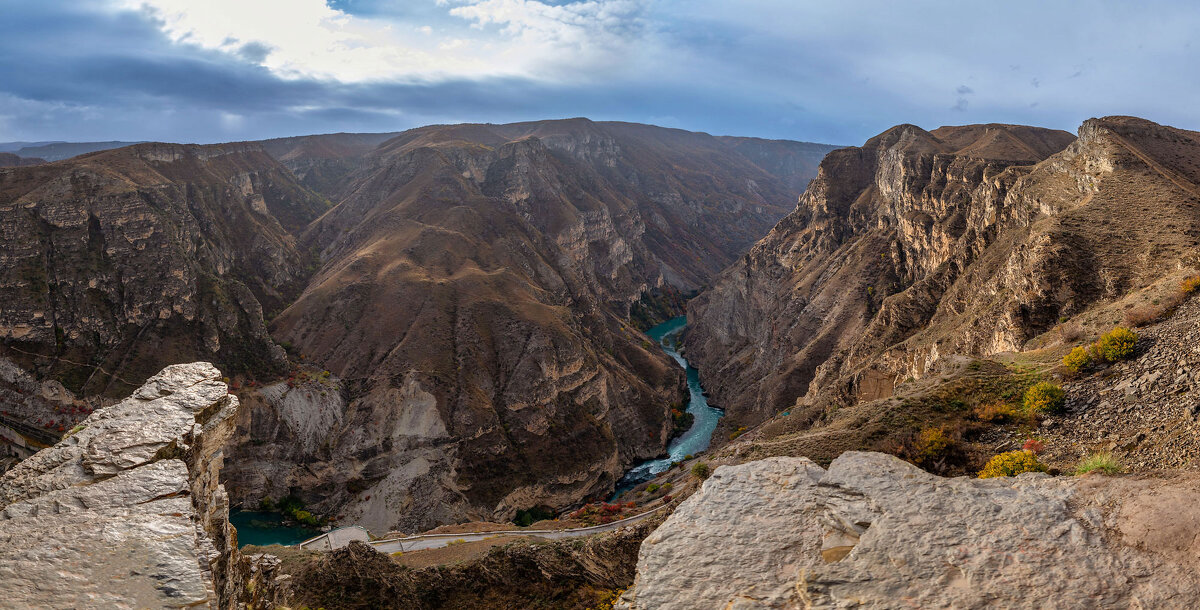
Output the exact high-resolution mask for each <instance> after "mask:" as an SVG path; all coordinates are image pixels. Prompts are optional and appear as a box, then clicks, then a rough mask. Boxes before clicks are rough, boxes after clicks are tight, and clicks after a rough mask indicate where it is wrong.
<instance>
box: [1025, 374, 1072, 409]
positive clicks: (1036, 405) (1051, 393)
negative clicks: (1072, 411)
mask: <svg viewBox="0 0 1200 610" xmlns="http://www.w3.org/2000/svg"><path fill="white" fill-rule="evenodd" d="M1066 398H1067V395H1066V393H1065V392H1063V390H1062V388H1060V387H1058V386H1057V385H1054V384H1053V383H1050V382H1049V381H1042V382H1039V383H1036V384H1034V385H1033V386H1031V387H1030V388H1029V389H1028V390H1025V397H1024V399H1023V402H1024V404H1025V409H1026V410H1027V411H1029V412H1030V413H1032V414H1033V415H1042V414H1045V413H1056V412H1058V410H1059V409H1061V408H1062V406H1063V402H1065V401H1066Z"/></svg>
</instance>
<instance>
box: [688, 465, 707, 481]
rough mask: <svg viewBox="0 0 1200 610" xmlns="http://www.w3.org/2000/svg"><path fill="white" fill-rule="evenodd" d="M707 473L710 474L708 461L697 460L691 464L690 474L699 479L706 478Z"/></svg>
mask: <svg viewBox="0 0 1200 610" xmlns="http://www.w3.org/2000/svg"><path fill="white" fill-rule="evenodd" d="M709 474H711V472H710V471H709V468H708V463H706V462H697V463H696V464H695V465H693V466H692V476H694V477H696V478H697V479H700V480H701V481H703V480H704V479H707V478H708V475H709Z"/></svg>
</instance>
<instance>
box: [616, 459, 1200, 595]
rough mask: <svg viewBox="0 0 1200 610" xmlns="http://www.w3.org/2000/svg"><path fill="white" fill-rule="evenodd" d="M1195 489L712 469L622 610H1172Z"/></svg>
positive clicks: (1151, 480) (860, 464)
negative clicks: (1130, 609) (913, 609)
mask: <svg viewBox="0 0 1200 610" xmlns="http://www.w3.org/2000/svg"><path fill="white" fill-rule="evenodd" d="M1197 482H1198V476H1197V475H1196V473H1194V472H1187V473H1179V472H1174V473H1166V472H1164V473H1160V474H1158V475H1155V476H1137V477H1135V476H1127V477H1119V478H1109V477H1103V476H1086V477H1060V478H1054V477H1050V476H1048V475H1045V474H1040V473H1039V474H1026V475H1022V476H1019V477H1016V478H999V479H988V480H979V479H965V478H955V479H943V478H940V477H936V476H933V475H930V474H928V473H925V472H923V471H921V470H920V469H918V468H916V467H915V466H912V465H910V464H907V463H905V462H902V461H900V460H898V459H896V458H894V457H891V456H887V455H883V454H878V453H857V452H850V453H845V454H843V455H842V456H841V457H839V458H838V459H836V460H834V461H833V463H832V464H830V466H829V469H828V470H824V469H822V468H820V467H818V466H817V465H815V464H814V463H812V462H811V461H809V460H807V459H805V458H771V459H767V460H761V461H757V462H750V463H747V464H743V465H740V466H726V467H722V468H718V469H717V470H716V471H715V472H714V473H713V476H712V477H711V478H709V480H707V481H706V482H705V483H704V486H703V488H702V489H701V490H700V491H699V492H698V493H696V494H695V495H693V496H691V497H690V498H688V499H687V500H685V501H684V502H683V503H682V504H681V505H680V506H679V508H678V509H676V511H675V512H674V513H673V514H672V515H671V516H670V517H669V518H668V519H667V521H666V522H665V523H664V524H663V525H662V526H660V527H659V528H658V529H657V530H655V531H654V533H652V534H651V535H650V536H649V537H648V538H647V539H646V540H645V542H644V543H643V544H642V547H641V550H640V552H639V555H638V567H637V579H636V584H635V587H634V588H633V589H631V590H630V591H629V592H627V593H626V595H625V596H624V599H623V601H624V603H623V604H622V605H623V606H624V607H626V608H639V609H652V608H653V609H670V608H679V609H685V608H846V607H852V606H854V607H873V608H894V607H923V608H927V607H953V608H977V607H978V608H982V607H1004V608H1045V607H1048V606H1052V607H1059V608H1097V607H1101V608H1118V607H1119V608H1126V607H1138V608H1179V607H1192V606H1195V605H1196V604H1197V603H1200V593H1198V592H1200V576H1198V575H1197V573H1196V570H1195V565H1194V563H1195V555H1196V552H1197V550H1198V549H1197V548H1196V542H1195V535H1194V533H1195V529H1196V526H1197V523H1200V511H1197V509H1196V506H1197V504H1198V502H1200V493H1198V492H1197V491H1196V489H1197Z"/></svg>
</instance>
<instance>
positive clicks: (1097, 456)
mask: <svg viewBox="0 0 1200 610" xmlns="http://www.w3.org/2000/svg"><path fill="white" fill-rule="evenodd" d="M1122 470H1124V467H1123V466H1121V462H1120V460H1118V459H1117V458H1115V457H1113V454H1111V453H1109V452H1107V451H1102V452H1100V453H1093V454H1091V455H1089V456H1087V457H1085V458H1083V459H1082V460H1080V461H1079V464H1078V465H1077V466H1075V474H1087V473H1089V472H1099V473H1100V474H1106V475H1114V474H1120V473H1121V471H1122Z"/></svg>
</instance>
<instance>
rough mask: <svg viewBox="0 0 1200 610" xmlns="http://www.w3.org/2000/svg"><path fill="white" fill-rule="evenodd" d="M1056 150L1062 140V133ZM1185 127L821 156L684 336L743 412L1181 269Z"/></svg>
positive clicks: (942, 134) (880, 143)
mask: <svg viewBox="0 0 1200 610" xmlns="http://www.w3.org/2000/svg"><path fill="white" fill-rule="evenodd" d="M1068 144H1069V145H1068ZM1198 162H1200V139H1198V138H1197V134H1195V133H1194V132H1187V131H1183V130H1178V129H1173V128H1170V127H1163V126H1160V125H1156V124H1154V123H1151V122H1149V121H1144V120H1141V119H1132V118H1128V117H1110V118H1106V119H1092V120H1089V121H1088V122H1086V123H1085V124H1084V125H1083V126H1082V127H1081V128H1080V132H1079V138H1078V139H1076V140H1075V141H1074V142H1071V139H1070V137H1069V136H1068V135H1067V134H1064V133H1062V132H1054V131H1048V130H1038V129H1034V128H1024V127H1013V126H1002V125H984V126H968V127H954V128H941V129H938V130H935V131H933V132H924V131H922V130H920V129H919V128H916V127H913V126H900V127H896V128H893V129H892V130H889V131H888V132H885V133H884V134H881V135H880V136H878V137H876V138H873V139H872V140H871V141H869V142H867V144H866V145H864V146H863V147H862V148H854V149H844V150H840V151H835V152H834V153H831V154H830V155H829V156H828V157H827V158H826V160H825V161H824V162H823V163H822V166H821V173H820V175H819V176H818V178H817V179H816V180H815V181H814V182H813V185H812V186H811V187H810V189H809V191H808V192H807V193H806V194H805V195H804V197H803V198H802V200H801V203H800V205H799V206H798V208H797V209H796V211H795V212H793V213H792V214H790V215H789V216H788V217H787V218H785V219H784V220H783V221H781V222H780V223H779V225H777V226H776V227H775V229H774V230H772V232H771V233H770V234H769V235H768V236H767V237H766V238H765V239H763V240H762V241H761V242H759V243H758V244H757V245H756V246H755V247H754V248H752V249H751V252H750V253H749V254H747V255H746V256H745V257H743V258H742V259H740V260H739V261H738V262H737V263H736V264H735V265H734V266H733V267H731V268H730V269H729V270H728V271H727V272H726V273H725V274H723V275H722V277H721V278H720V279H719V280H718V281H717V282H715V283H714V288H713V289H712V290H711V291H709V292H707V293H705V294H704V295H702V296H701V297H699V298H698V299H697V300H696V302H695V304H694V305H693V306H692V307H691V308H690V312H689V316H690V322H692V324H693V326H694V330H693V332H692V333H691V335H689V337H688V340H687V346H688V348H689V350H690V354H689V355H690V359H691V360H693V361H694V362H695V363H696V366H697V367H698V368H699V369H700V371H701V375H702V377H703V378H704V379H705V382H706V388H708V389H709V391H710V392H712V393H713V394H714V395H715V397H716V399H717V404H720V405H722V406H726V407H729V408H730V409H731V410H732V413H733V414H734V415H735V417H744V418H746V420H747V421H761V419H762V418H764V417H766V416H768V415H770V414H772V413H774V412H776V411H778V410H781V409H786V408H789V407H791V406H793V405H794V404H796V403H797V402H803V403H805V404H825V403H828V404H835V403H841V404H845V403H846V402H848V401H849V402H853V401H855V400H860V399H873V398H879V397H884V396H887V395H889V394H890V393H891V391H892V388H893V387H894V385H895V384H896V383H899V382H900V381H902V380H904V379H905V378H908V377H918V378H919V377H921V376H922V375H923V374H924V373H925V372H926V371H927V370H929V369H930V367H931V366H932V365H933V364H934V363H935V362H936V361H937V360H938V359H939V358H940V357H941V355H944V354H947V353H960V354H973V355H987V354H992V353H996V352H999V351H1003V350H1013V349H1019V348H1020V347H1021V346H1023V345H1024V344H1025V342H1026V341H1028V340H1029V339H1030V338H1032V337H1034V336H1036V335H1038V334H1040V333H1042V332H1044V331H1045V330H1047V329H1049V328H1050V327H1052V326H1053V325H1054V324H1056V323H1057V322H1058V321H1059V320H1060V318H1065V317H1071V316H1075V315H1076V314H1079V313H1081V312H1084V311H1086V310H1088V309H1089V308H1091V307H1093V306H1094V305H1096V304H1097V303H1102V302H1107V301H1111V300H1113V299H1116V298H1118V297H1120V296H1122V295H1124V294H1126V293H1127V292H1129V291H1130V290H1133V289H1137V288H1141V287H1144V286H1146V285H1148V284H1149V283H1152V282H1154V281H1156V280H1158V279H1159V278H1162V277H1164V276H1165V275H1166V274H1168V273H1170V272H1172V271H1174V270H1175V269H1177V268H1180V267H1182V266H1194V260H1193V258H1194V256H1195V250H1194V246H1195V245H1196V237H1197V236H1198V235H1200V224H1198V220H1197V218H1196V217H1195V214H1194V212H1193V211H1192V208H1193V207H1194V205H1195V204H1196V201H1197V193H1200V190H1198V189H1197V188H1196V186H1195V183H1196V181H1197V180H1198V179H1200V165H1197V163H1198Z"/></svg>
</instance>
